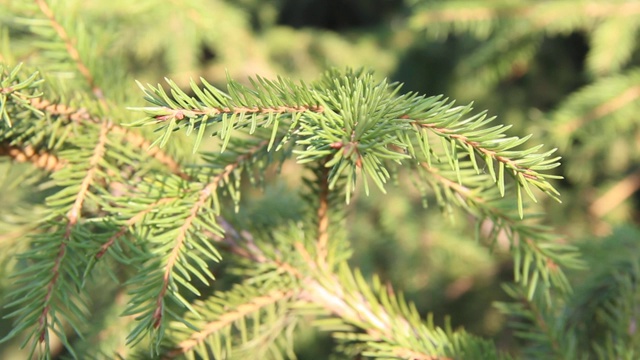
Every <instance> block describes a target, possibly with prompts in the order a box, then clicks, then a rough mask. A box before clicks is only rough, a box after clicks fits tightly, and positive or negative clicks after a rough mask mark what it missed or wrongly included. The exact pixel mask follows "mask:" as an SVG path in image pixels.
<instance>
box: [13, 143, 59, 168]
mask: <svg viewBox="0 0 640 360" xmlns="http://www.w3.org/2000/svg"><path fill="white" fill-rule="evenodd" d="M0 156H9V157H11V158H13V159H14V160H15V161H17V162H31V163H32V164H33V165H35V166H36V167H38V168H40V169H43V170H45V171H51V172H53V171H58V170H60V169H62V168H63V167H64V166H65V164H66V161H64V160H61V159H60V158H58V157H57V156H55V155H53V154H51V153H47V152H43V151H36V150H34V148H33V147H32V146H29V145H27V146H25V147H24V148H20V147H17V146H11V145H8V144H0Z"/></svg>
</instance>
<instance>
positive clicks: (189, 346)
mask: <svg viewBox="0 0 640 360" xmlns="http://www.w3.org/2000/svg"><path fill="white" fill-rule="evenodd" d="M296 294H297V291H295V290H286V291H285V290H274V291H271V292H269V293H268V294H265V295H264V296H259V297H254V298H251V299H249V301H248V302H247V303H243V304H240V305H237V306H235V307H234V308H233V309H227V310H226V311H225V313H224V314H223V315H221V316H220V317H219V318H217V319H215V320H214V321H210V322H208V323H207V324H206V325H205V326H204V327H203V328H202V329H200V330H199V331H197V332H194V333H192V334H191V336H190V337H189V338H188V339H187V340H183V341H181V342H180V343H179V344H178V346H177V348H176V349H173V350H171V351H169V352H168V353H166V354H165V355H164V356H163V358H174V357H177V356H180V355H182V354H185V353H188V352H190V351H192V350H193V348H195V347H196V346H198V345H199V344H201V343H202V342H204V341H205V340H206V338H208V337H210V336H211V335H212V334H214V333H216V332H217V331H219V330H220V329H222V328H223V327H225V326H229V325H230V324H232V323H234V322H236V321H238V320H240V319H243V318H245V317H246V316H248V315H249V314H251V313H254V312H257V311H260V310H261V309H262V308H264V307H265V306H268V305H272V304H275V303H277V302H279V301H283V300H287V299H290V298H292V297H293V296H294V295H296Z"/></svg>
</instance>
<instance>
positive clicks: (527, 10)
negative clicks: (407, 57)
mask: <svg viewBox="0 0 640 360" xmlns="http://www.w3.org/2000/svg"><path fill="white" fill-rule="evenodd" d="M429 5H431V4H429ZM429 5H427V6H426V7H425V9H429V11H421V12H419V13H418V14H417V15H416V16H415V17H414V19H413V24H414V25H420V26H426V25H428V24H432V23H472V22H496V21H498V20H500V19H510V20H524V21H531V22H532V24H534V25H535V27H536V28H539V29H545V28H547V27H549V26H550V25H552V24H554V23H557V22H559V21H561V20H563V19H565V18H566V17H567V16H572V17H575V16H584V17H586V18H591V19H601V18H612V17H629V16H634V15H637V14H640V5H638V3H636V2H635V1H623V2H621V3H603V2H601V1H587V2H582V3H581V4H580V6H575V5H574V4H573V3H571V2H562V1H558V2H554V3H535V4H522V5H520V4H513V5H500V6H495V5H493V4H489V5H487V6H476V5H474V4H470V6H468V7H466V8H465V7H464V5H467V4H465V3H464V2H462V1H449V2H446V3H439V4H436V5H435V6H429ZM461 5H462V6H461Z"/></svg>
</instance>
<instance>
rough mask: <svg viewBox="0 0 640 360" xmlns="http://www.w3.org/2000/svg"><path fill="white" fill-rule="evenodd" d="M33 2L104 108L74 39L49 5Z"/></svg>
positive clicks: (38, 1) (100, 91)
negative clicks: (48, 22)
mask: <svg viewBox="0 0 640 360" xmlns="http://www.w3.org/2000/svg"><path fill="white" fill-rule="evenodd" d="M35 2H36V4H37V5H38V7H39V8H40V11H42V13H43V14H44V15H45V16H46V17H47V18H48V19H49V21H50V22H51V27H53V29H54V30H55V32H56V33H57V34H58V36H59V37H60V39H61V40H62V41H63V42H64V45H65V47H66V49H67V53H68V54H69V56H70V57H71V59H72V60H73V61H74V62H75V64H76V67H77V68H78V71H79V72H80V74H82V76H83V77H84V78H85V80H86V81H87V84H88V85H89V87H90V88H91V91H92V92H93V95H94V96H95V97H96V98H97V99H98V100H99V101H100V103H101V104H102V105H103V106H105V108H106V100H105V98H104V93H103V92H102V89H101V88H100V87H98V85H97V84H96V82H95V79H94V78H93V75H91V71H90V70H89V68H88V67H87V65H86V64H85V63H84V61H82V58H81V57H80V52H78V49H77V48H76V45H75V44H74V42H75V41H74V39H72V38H71V37H70V36H69V34H68V33H67V31H66V30H65V29H64V27H63V26H62V25H61V24H60V23H59V22H58V20H56V18H55V14H54V13H53V11H52V10H51V8H50V7H49V5H48V4H47V3H46V1H44V0H35Z"/></svg>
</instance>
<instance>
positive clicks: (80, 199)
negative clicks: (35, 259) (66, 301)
mask: <svg viewBox="0 0 640 360" xmlns="http://www.w3.org/2000/svg"><path fill="white" fill-rule="evenodd" d="M107 130H108V124H107V123H104V124H103V125H102V128H101V129H100V135H99V136H98V143H97V144H96V147H95V148H94V151H93V156H92V157H91V159H90V160H89V170H88V171H87V174H86V176H85V177H84V179H83V180H82V183H81V185H80V189H79V191H78V193H77V195H76V199H75V201H74V203H73V205H72V206H71V209H70V210H69V211H68V212H67V226H66V231H65V233H64V236H63V239H62V242H61V243H60V247H59V249H58V254H57V255H56V259H55V262H54V265H53V268H52V269H51V273H52V274H53V275H52V277H51V280H50V281H49V283H48V285H47V293H46V295H45V297H44V310H43V311H42V313H41V314H40V316H39V319H38V324H39V333H40V334H39V338H38V339H39V341H40V342H43V341H45V339H46V338H47V329H48V327H49V324H48V321H49V319H48V316H49V311H50V310H51V306H50V302H51V299H52V298H53V295H54V290H55V286H56V283H57V282H58V279H59V277H60V271H61V270H60V267H61V265H62V260H63V259H64V257H65V254H66V250H67V246H68V243H69V241H71V231H72V230H73V227H74V226H75V225H76V224H77V222H78V220H79V218H80V213H81V210H82V204H83V203H84V200H85V198H86V197H87V194H88V192H89V187H90V186H91V184H92V183H93V182H94V181H95V179H94V175H95V174H96V172H97V171H98V167H99V163H100V161H101V160H102V158H103V156H104V151H105V146H106V142H107Z"/></svg>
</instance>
